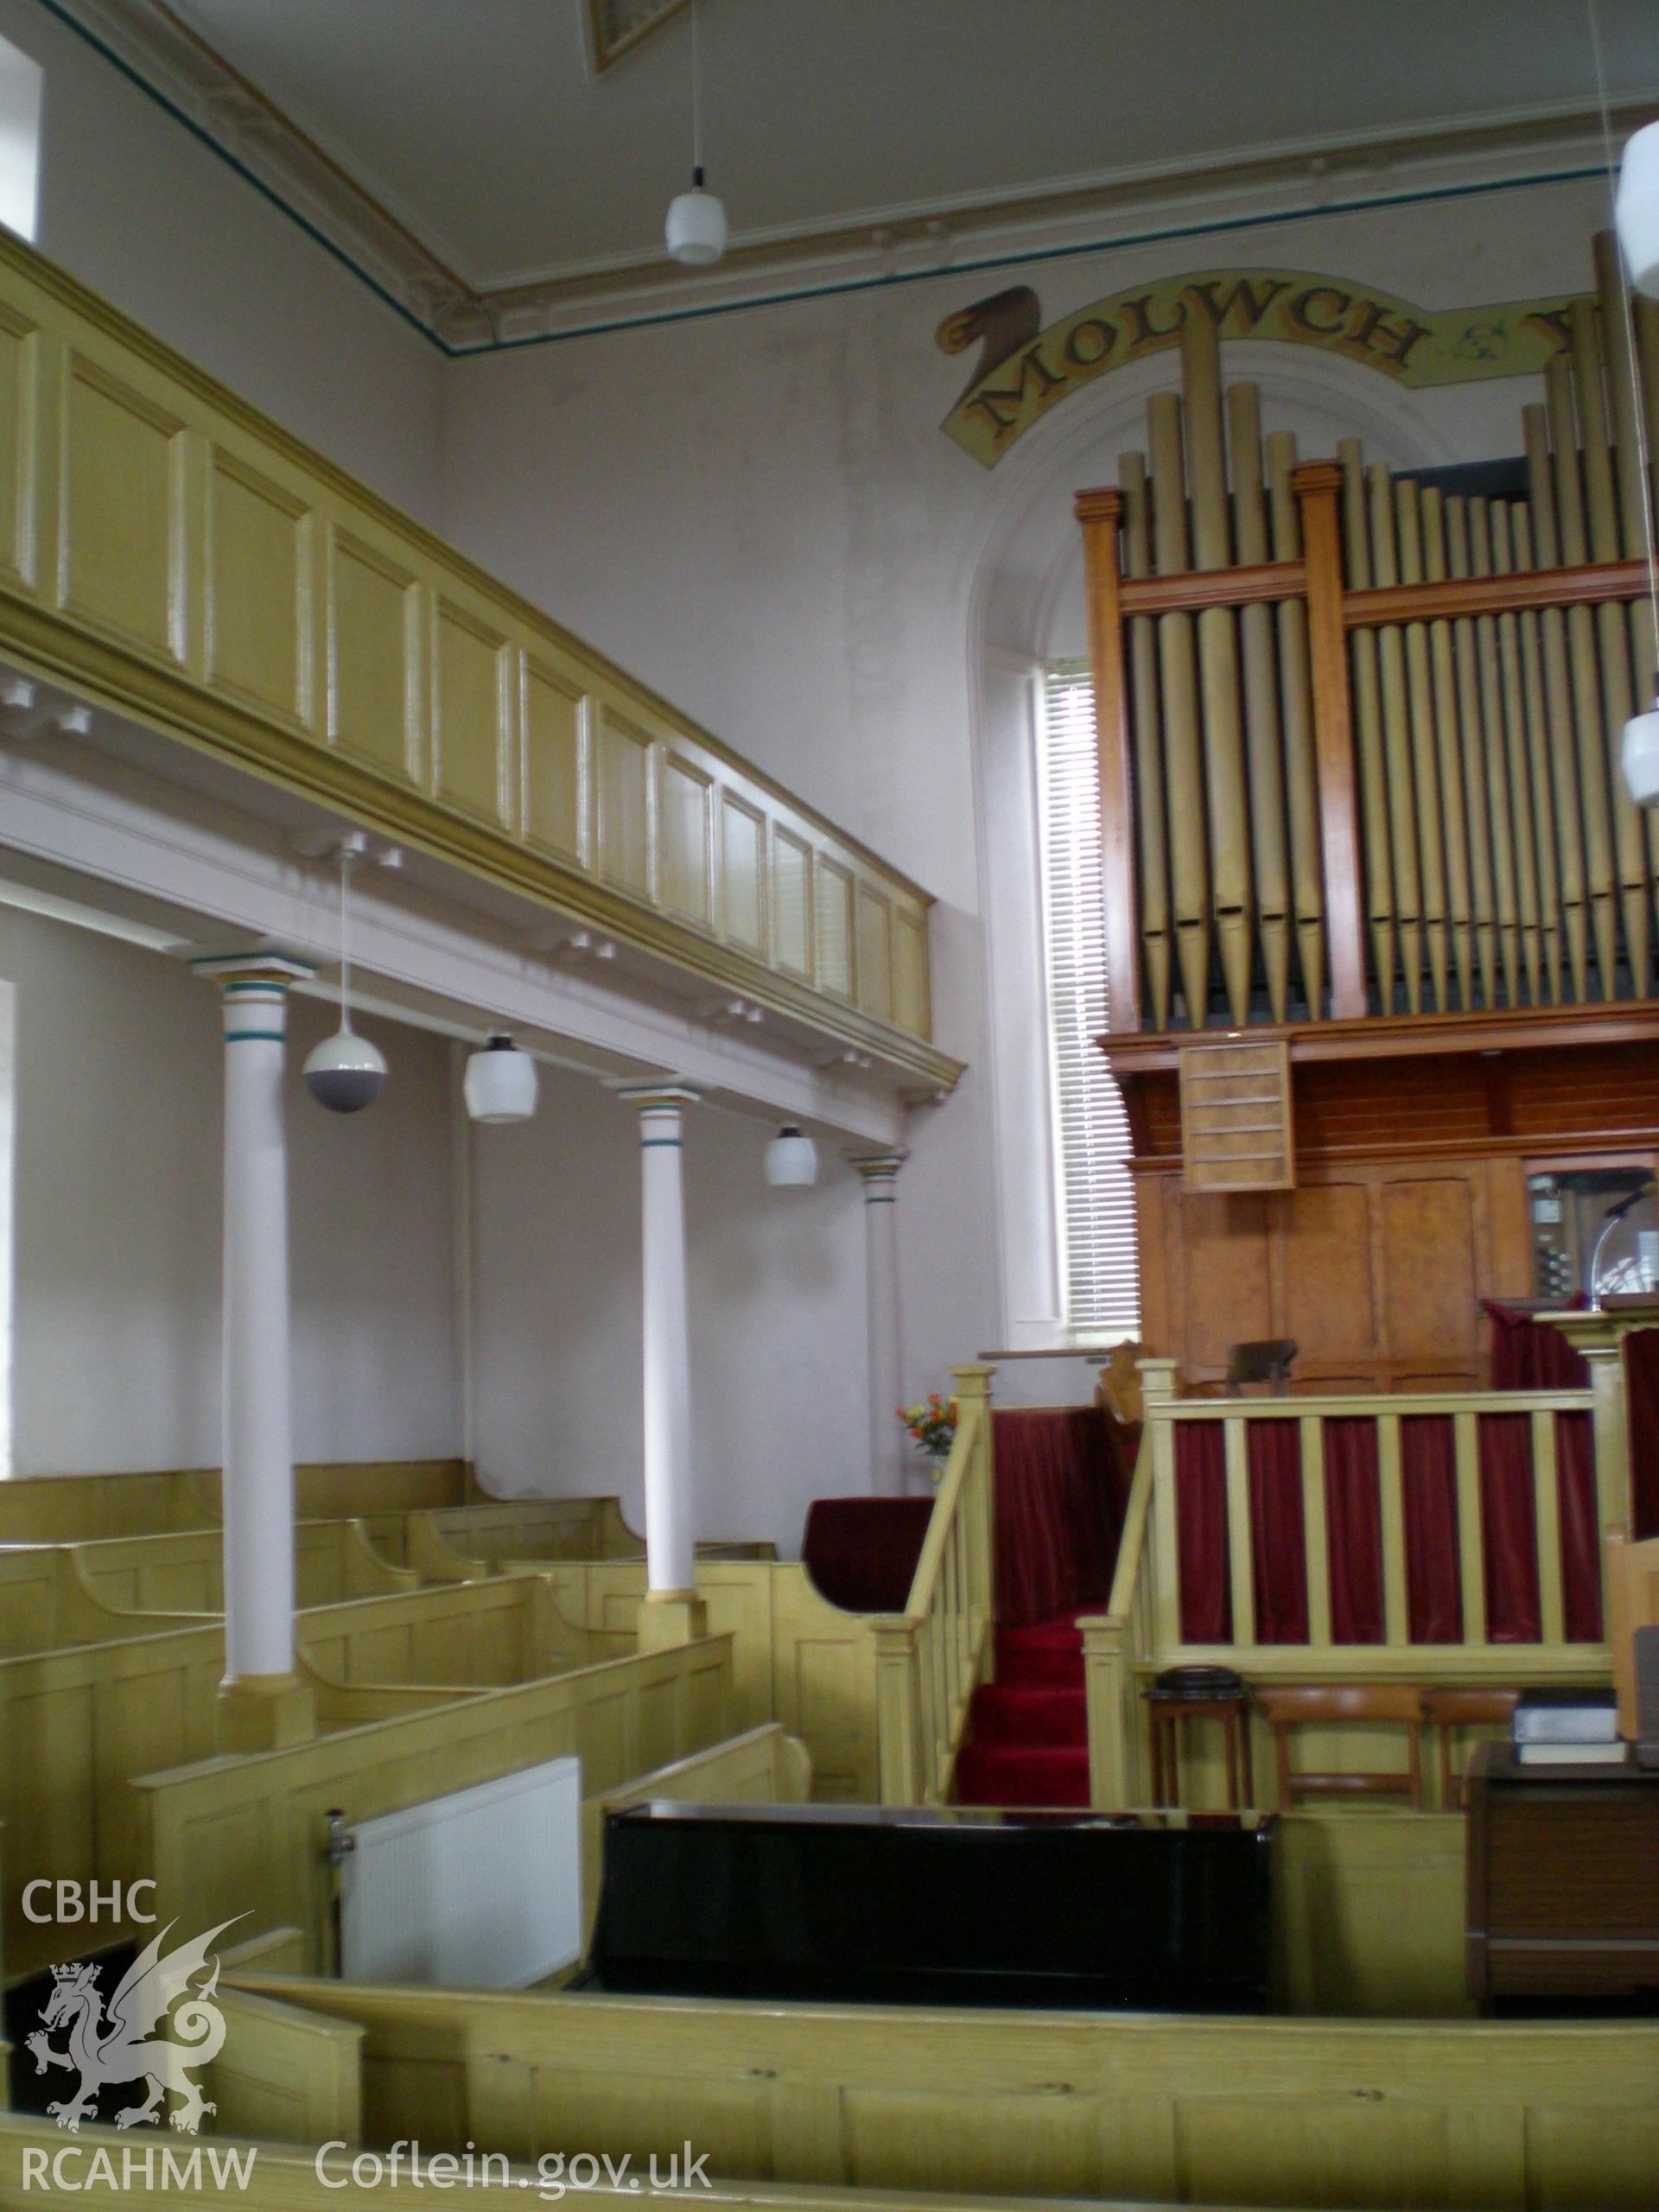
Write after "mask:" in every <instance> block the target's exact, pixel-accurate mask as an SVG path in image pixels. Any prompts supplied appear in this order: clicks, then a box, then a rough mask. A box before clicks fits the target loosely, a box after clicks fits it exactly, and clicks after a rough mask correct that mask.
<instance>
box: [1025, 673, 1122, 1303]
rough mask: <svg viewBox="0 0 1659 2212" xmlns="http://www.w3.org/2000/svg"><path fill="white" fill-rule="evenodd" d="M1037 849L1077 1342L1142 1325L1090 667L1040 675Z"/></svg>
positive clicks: (1063, 1239)
mask: <svg viewBox="0 0 1659 2212" xmlns="http://www.w3.org/2000/svg"><path fill="white" fill-rule="evenodd" d="M1036 741H1037V813H1038V823H1037V829H1038V851H1039V867H1040V871H1041V875H1042V916H1043V964H1044V976H1045V982H1046V990H1047V1000H1048V1045H1049V1054H1048V1060H1049V1102H1050V1110H1051V1113H1052V1121H1053V1132H1054V1142H1053V1157H1054V1168H1055V1184H1056V1189H1055V1207H1056V1211H1057V1216H1058V1230H1059V1236H1058V1247H1059V1258H1060V1272H1061V1286H1060V1295H1061V1306H1062V1312H1063V1314H1064V1317H1065V1322H1066V1325H1067V1326H1068V1327H1069V1328H1071V1329H1072V1330H1075V1331H1076V1332H1077V1334H1078V1335H1079V1336H1093V1335H1096V1334H1099V1335H1101V1336H1103V1337H1113V1338H1116V1337H1122V1336H1134V1335H1135V1333H1136V1332H1137V1331H1138V1329H1139V1327H1140V1319H1141V1314H1140V1299H1139V1291H1138V1285H1137V1278H1136V1272H1135V1192H1134V1189H1133V1186H1132V1185H1131V1183H1130V1180H1129V1173H1128V1167H1127V1166H1126V1165H1125V1163H1126V1161H1127V1160H1128V1155H1129V1128H1128V1118H1127V1116H1125V1114H1124V1111H1123V1099H1122V1093H1121V1092H1120V1091H1119V1090H1118V1087H1117V1084H1116V1082H1114V1080H1113V1078H1112V1075H1111V1071H1110V1070H1109V1068H1108V1066H1107V1065H1106V1059H1105V1055H1104V1054H1103V1052H1101V1050H1100V1047H1099V1046H1098V1044H1097V1043H1096V1039H1097V1038H1098V1037H1099V1036H1100V1035H1101V1034H1102V1033H1103V1031H1104V1030H1105V1029H1106V1027H1107V1026H1108V1025H1107V1006H1106V944H1105V919H1104V913H1103V906H1102V899H1101V854H1100V780H1099V775H1098V772H1097V770H1096V764H1095V693H1094V686H1093V684H1092V683H1090V677H1089V670H1088V667H1087V665H1086V664H1081V663H1078V662H1076V661H1062V662H1058V663H1057V664H1054V665H1052V666H1051V667H1049V668H1047V669H1046V670H1045V671H1044V672H1043V678H1042V682H1041V683H1040V684H1039V687H1038V702H1037V729H1036Z"/></svg>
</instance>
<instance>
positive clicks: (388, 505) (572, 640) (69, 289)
mask: <svg viewBox="0 0 1659 2212" xmlns="http://www.w3.org/2000/svg"><path fill="white" fill-rule="evenodd" d="M42 4H45V0H42ZM5 263H10V265H11V266H12V267H13V268H14V269H16V270H17V272H18V274H19V275H20V276H21V277H22V278H23V279H24V281H25V282H26V283H30V284H37V285H39V287H40V288H41V290H42V291H43V292H46V293H48V294H49V295H50V296H51V297H52V298H54V299H55V300H57V301H58V302H60V304H61V305H63V306H64V307H67V308H69V309H70V310H71V312H72V313H73V314H75V315H84V316H85V317H86V320H87V321H89V322H92V323H93V324H95V325H96V326H97V327H98V328H99V331H100V332H101V333H102V334H104V335H105V336H106V337H108V338H111V339H113V340H115V342H116V343H117V344H118V345H120V346H129V347H130V348H131V350H132V351H133V352H134V353H137V354H138V355H139V356H140V357H141V358H142V359H143V360H144V361H145V362H146V363H147V364H148V365H149V366H150V367H151V368H154V369H156V370H157V371H158V372H160V373H161V374H162V376H164V377H174V378H177V380H178V381H179V383H181V385H184V387H185V388H186V390H187V391H190V392H192V393H193V394H194V396H195V397H197V398H198V399H200V400H201V401H202V402H203V403H204V404H206V405H207V406H208V407H211V408H213V409H215V410H217V411H218V412H219V413H220V414H222V415H226V416H229V417H230V419H231V421H232V423H235V424H236V425H237V426H238V428H239V429H244V430H245V431H246V432H247V433H248V434H249V435H251V437H253V438H255V439H257V440H259V441H260V442H263V443H264V444H266V445H268V446H270V447H272V448H275V449H276V451H277V454H280V455H281V457H282V458H283V459H284V460H286V461H291V462H292V463H293V464H294V465H295V466H296V467H298V468H299V469H301V470H302V471H307V472H309V473H310V474H313V475H315V476H316V477H317V478H319V479H320V480H321V483H322V485H323V486H325V487H326V488H327V489H329V490H332V491H334V492H337V493H339V494H340V497H341V498H342V499H346V501H348V502H349V503H350V504H352V505H355V506H356V507H358V508H359V509H360V510H361V511H362V512H365V513H366V514H367V515H368V516H369V517H370V518H372V520H374V521H376V522H378V523H380V524H383V525H384V526H385V528H386V529H388V530H389V531H391V532H392V533H393V535H394V536H395V537H400V538H402V539H404V541H405V542H406V545H407V547H408V549H409V550H411V551H413V552H416V553H420V554H423V555H424V556H426V557H427V558H428V559H429V560H431V561H432V562H434V563H436V564H437V565H438V566H439V567H440V568H442V569H447V570H448V572H449V574H450V575H452V576H453V577H454V578H455V579H457V580H458V581H459V582H461V583H464V584H467V585H470V586H471V587H472V588H474V589H475V590H476V591H478V592H480V594H482V595H483V596H484V597H485V598H486V599H487V600H490V601H493V603H494V604H495V605H496V606H498V607H501V608H503V609H504V610H505V612H506V613H509V614H512V615H513V616H514V617H516V618H517V619H518V620H520V621H522V622H524V623H525V624H526V625H527V626H530V627H531V628H532V629H537V630H540V631H541V632H543V634H544V635H545V636H547V637H548V638H549V639H550V640H551V641H552V642H553V643H554V644H555V645H559V646H562V647H563V649H564V650H565V651H566V652H570V653H572V654H574V655H575V658H577V659H578V660H580V661H582V662H583V663H584V664H586V666H587V667H588V668H589V669H591V670H592V671H594V674H595V675H596V676H599V677H603V678H604V679H605V680H606V681H607V683H613V684H614V685H615V686H616V688H617V690H619V691H620V692H621V693H622V694H623V695H624V696H625V697H626V699H627V700H629V701H630V702H632V704H633V705H634V706H635V707H637V708H639V709H641V710H642V711H643V712H644V713H645V714H646V715H656V716H657V717H658V719H659V720H660V721H664V722H665V723H667V724H668V726H669V727H670V728H672V729H676V730H678V731H680V732H682V733H683V734H684V735H685V736H687V737H689V738H691V739H693V740H694V741H696V743H697V744H699V745H703V746H707V747H708V748H709V752H710V753H713V754H714V755H715V758H716V759H717V760H721V761H722V762H724V763H725V764H726V765H727V766H728V767H731V768H734V769H735V770H736V771H737V772H738V773H739V774H741V775H743V776H746V777H747V778H748V779H749V781H750V782H751V783H753V784H754V785H757V786H758V787H759V788H760V790H761V791H766V793H768V794H769V796H770V797H772V798H774V799H776V800H778V801H779V804H782V805H784V806H786V807H788V808H790V809H791V810H792V811H793V812H794V813H795V814H797V815H798V817H800V819H801V820H802V821H803V822H807V823H811V824H812V826H813V827H814V828H815V829H819V830H821V831H822V832H823V835H824V836H826V837H829V838H832V839H834V841H835V842H836V843H837V844H838V845H840V846H842V848H843V849H845V850H846V851H847V852H849V853H851V854H852V855H854V856H855V858H856V859H858V860H861V861H864V862H865V863H866V865H867V866H868V867H869V868H871V869H872V870H873V871H874V873H875V874H877V875H878V876H880V877H882V878H884V879H885V880H887V882H889V883H893V884H896V885H897V886H898V887H899V889H901V890H902V891H904V892H906V893H907V894H908V895H909V896H910V897H912V898H913V899H918V900H919V901H920V902H921V903H922V904H923V905H924V906H932V905H933V904H934V903H935V900H934V897H933V894H932V893H931V892H930V891H925V890H924V889H923V887H922V886H921V885H920V884H919V883H917V882H915V881H913V880H912V878H911V877H909V876H907V875H906V874H904V872H903V871H902V870H901V869H899V868H895V867H894V866H893V863H892V861H887V860H884V859H883V858H882V856H881V855H880V853H878V852H876V851H874V849H872V848H871V847H870V846H868V845H867V844H865V843H864V842H863V841H862V840H861V838H858V837H855V836H852V835H851V834H850V833H849V831H847V830H845V829H842V827H841V826H840V824H839V823H835V822H832V821H830V819H829V816H828V815H826V814H823V813H820V812H819V810H818V809H817V807H815V806H813V805H811V804H809V802H808V801H806V800H805V799H803V798H799V797H798V796H797V794H796V793H795V792H793V791H790V790H789V789H788V788H787V787H786V786H785V785H783V784H780V783H779V781H778V780H777V779H776V778H775V777H773V776H771V775H768V774H767V772H766V770H765V769H764V768H760V767H757V766H755V764H754V762H753V760H747V759H746V758H745V757H744V755H743V754H742V753H739V752H738V751H737V750H736V748H735V747H733V746H731V745H728V743H727V742H726V741H725V740H724V739H723V738H721V737H718V736H716V735H715V733H714V731H712V730H709V729H705V728H703V726H702V723H701V722H698V721H693V719H692V718H691V716H690V715H688V714H687V713H686V712H685V711H684V709H683V708H680V707H677V706H676V705H675V704H674V702H672V700H670V699H665V698H664V696H663V695H662V694H661V692H659V691H653V690H652V689H651V688H650V686H649V685H648V684H645V683H641V682H640V680H639V677H637V676H632V675H630V673H629V672H628V671H627V670H626V668H623V667H621V666H620V664H618V663H617V662H615V661H613V660H612V659H611V658H609V657H608V656H607V654H605V653H602V652H601V651H600V650H599V648H598V647H597V646H596V645H589V644H588V640H587V639H585V638H582V637H578V636H577V634H576V632H575V631H574V630H568V629H567V628H566V627H565V626H564V625H563V622H561V621H560V620H558V619H557V617H556V615H552V614H550V613H548V611H547V609H546V608H545V607H538V606H537V604H536V602H535V601H534V600H531V599H526V598H525V597H524V594H523V593H522V592H517V591H515V590H514V589H513V588H512V585H511V584H507V583H504V582H502V580H501V579H500V577H499V576H495V575H491V573H490V571H489V570H488V569H483V568H480V566H479V564H478V563H477V562H476V561H473V560H469V559H468V558H467V555H466V554H464V553H462V552H460V551H458V550H457V549H456V548H455V547H454V546H453V545H451V544H449V543H448V541H447V540H446V539H444V538H442V537H439V536H438V535H437V533H436V531H433V530H430V529H429V528H428V527H427V525H426V524H424V523H423V522H420V521H417V520H416V518H415V517H414V516H413V515H410V514H407V513H405V512H404V510H403V509H402V508H401V507H398V506H396V505H394V504H393V503H392V501H391V500H390V499H386V498H385V497H384V496H383V495H382V494H381V493H378V492H377V491H376V490H375V489H374V487H373V486H372V485H370V484H365V483H364V482H363V481H362V480H360V479H359V478H358V477H355V476H353V475H352V474H350V472H349V471H348V470H346V469H345V468H342V467H340V463H339V462H338V461H333V460H331V459H330V458H329V457H328V455H327V454H325V453H322V452H320V451H319V450H318V448H316V447H315V446H311V445H308V444H307V443H306V442H305V440H304V439H303V438H302V437H299V436H298V435H296V433H295V432H294V431H292V430H290V429H287V428H286V427H285V426H284V425H283V423H279V422H277V420H276V418H275V417H274V416H270V415H266V414H265V413H264V412H263V411H262V410H260V409H259V408H257V407H256V406H255V405H254V404H253V402H252V401H251V399H248V398H246V397H245V396H244V395H243V394H242V393H241V392H239V391H236V390H235V389H234V388H233V387H232V385H227V384H222V383H220V381H219V378H217V377H215V376H211V375H209V373H208V372H207V370H206V369H204V368H202V367H201V366H200V364H199V363H197V362H195V361H193V360H191V359H189V357H188V355H187V354H184V353H179V352H178V351H177V350H176V348H175V347H174V346H169V345H168V342H167V340H165V339H163V338H158V337H157V336H156V334H155V332H154V331H153V330H149V329H147V328H146V327H144V325H143V323H141V322H137V321H134V319H133V318H132V316H130V315H128V314H126V313H125V312H124V310H123V309H122V308H118V307H116V306H114V305H113V304H112V303H111V302H110V301H108V300H106V299H105V297H104V296H103V295H102V294H101V293H99V292H95V291H93V290H92V287H91V286H90V285H88V284H83V283H81V281H80V279H79V277H73V276H71V274H70V273H69V271H68V270H67V269H65V268H63V267H62V266H61V265H60V264H59V263H57V262H55V261H53V260H52V259H51V258H50V257H48V255H46V254H43V253H42V252H41V251H40V249H39V248H38V247H37V246H33V245H29V243H28V241H27V240H26V239H23V238H18V237H17V236H16V235H15V233H13V232H10V231H8V230H6V229H5V228H4V227H3V226H0V264H5ZM157 672H158V673H159V672H160V671H157Z"/></svg>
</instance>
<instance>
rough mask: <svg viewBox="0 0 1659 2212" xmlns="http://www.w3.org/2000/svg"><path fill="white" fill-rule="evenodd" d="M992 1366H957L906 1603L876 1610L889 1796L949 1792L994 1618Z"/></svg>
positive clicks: (912, 1800)
mask: <svg viewBox="0 0 1659 2212" xmlns="http://www.w3.org/2000/svg"><path fill="white" fill-rule="evenodd" d="M992 1372H993V1370H991V1369H990V1368H988V1367H986V1366H982V1365H978V1364H976V1365H973V1366H968V1367H957V1368H953V1369H952V1370H951V1376H952V1379H953V1381H954V1382H955V1384H956V1392H957V1408H958V1420H957V1433H956V1437H955V1440H954V1441H953V1443H952V1445H951V1447H950V1459H949V1460H948V1461H947V1462H946V1465H945V1470H944V1477H943V1478H942V1480H941V1482H940V1484H939V1492H938V1497H937V1498H936V1499H935V1500H934V1503H933V1511H932V1514H931V1517H930V1519H929V1521H928V1524H927V1535H926V1538H925V1541H924V1542H923V1545H922V1551H921V1556H920V1558H919V1559H918V1560H917V1562H916V1572H915V1573H914V1574H913V1575H912V1578H911V1585H910V1594H909V1596H908V1598H907V1599H906V1605H905V1610H904V1611H903V1612H902V1613H888V1614H881V1615H878V1616H877V1617H876V1618H875V1619H874V1624H873V1625H874V1632H875V1643H876V1732H877V1758H878V1765H879V1770H880V1787H881V1802H883V1804H889V1805H912V1804H934V1803H938V1802H941V1801H942V1800H943V1799H944V1796H946V1795H947V1793H948V1791H949V1789H950V1777H951V1774H952V1772H953V1770H954V1768H955V1764H956V1755H957V1743H958V1741H959V1739H960V1737H961V1733H962V1729H963V1723H964V1722H965V1720H966V1718H967V1713H968V1706H969V1700H970V1698H971V1697H972V1694H973V1691H974V1687H975V1684H976V1682H977V1681H978V1680H979V1678H980V1675H981V1673H982V1669H983V1667H984V1665H985V1662H986V1655H987V1653H988V1649H989V1644H990V1635H991V1627H992V1610H993V1608H992V1560H991V1482H992V1452H991V1408H990V1403H989V1383H990V1377H991V1375H992Z"/></svg>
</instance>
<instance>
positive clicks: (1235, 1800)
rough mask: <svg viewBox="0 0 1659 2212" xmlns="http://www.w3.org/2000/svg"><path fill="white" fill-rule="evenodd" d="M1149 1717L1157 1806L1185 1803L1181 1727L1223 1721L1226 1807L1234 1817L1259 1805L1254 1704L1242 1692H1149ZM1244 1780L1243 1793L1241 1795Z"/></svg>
mask: <svg viewBox="0 0 1659 2212" xmlns="http://www.w3.org/2000/svg"><path fill="white" fill-rule="evenodd" d="M1147 1718H1148V1719H1149V1720H1150V1721H1151V1724H1152V1802H1153V1803H1154V1805H1179V1803H1180V1802H1181V1770H1180V1739H1181V1729H1180V1724H1181V1722H1182V1721H1183V1720H1219V1721H1220V1723H1221V1727H1222V1737H1223V1740H1224V1743H1225V1745H1226V1749H1227V1802H1228V1805H1229V1806H1230V1808H1231V1809H1232V1810H1233V1811H1234V1812H1238V1811H1240V1810H1241V1809H1242V1808H1243V1807H1245V1806H1247V1805H1253V1804H1254V1803H1255V1776H1254V1773H1253V1770H1252V1769H1251V1765H1250V1699H1249V1691H1248V1690H1245V1689H1243V1688H1239V1689H1236V1690H1232V1691H1227V1692H1223V1693H1220V1694H1217V1695H1215V1696H1212V1697H1183V1696H1182V1695H1180V1694H1179V1692H1177V1691H1171V1690H1160V1689H1157V1688H1153V1689H1149V1690H1148V1691H1147ZM1241 1776H1242V1777H1243V1783H1244V1794H1243V1796H1242V1797H1241V1796H1240V1795H1239V1789H1238V1785H1239V1780H1240V1777H1241Z"/></svg>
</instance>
